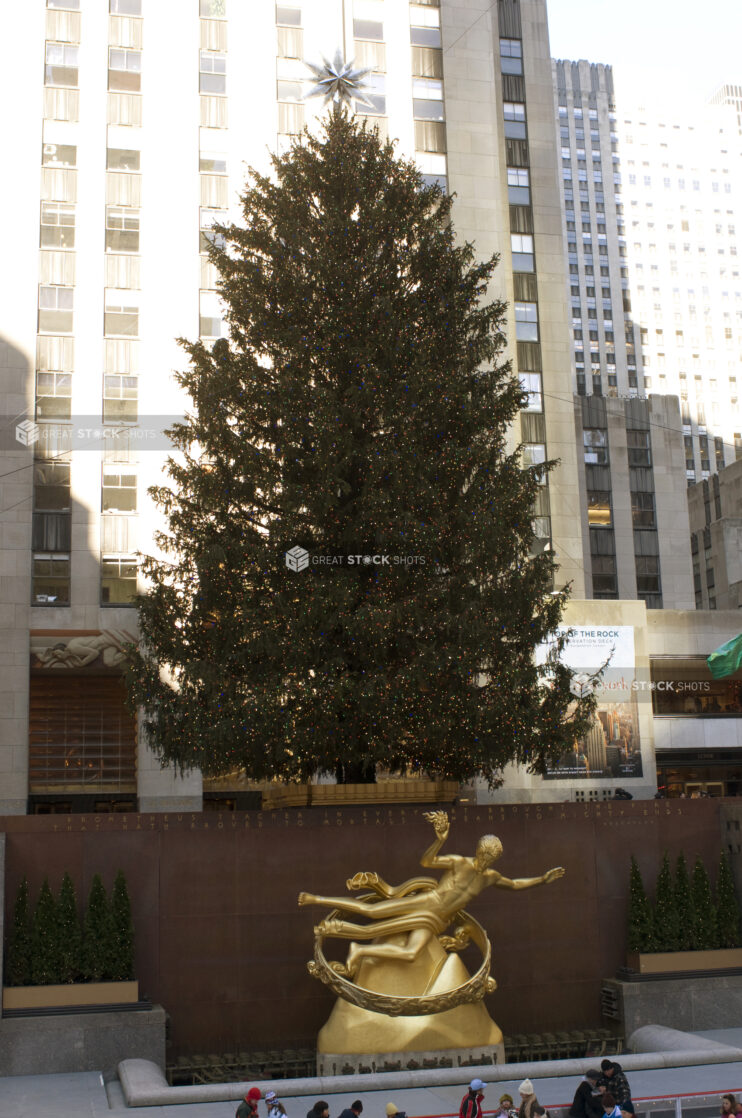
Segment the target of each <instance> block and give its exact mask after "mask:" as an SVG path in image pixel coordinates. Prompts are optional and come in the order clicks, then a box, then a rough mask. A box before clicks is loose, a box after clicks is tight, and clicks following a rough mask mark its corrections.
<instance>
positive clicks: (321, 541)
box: [128, 108, 595, 784]
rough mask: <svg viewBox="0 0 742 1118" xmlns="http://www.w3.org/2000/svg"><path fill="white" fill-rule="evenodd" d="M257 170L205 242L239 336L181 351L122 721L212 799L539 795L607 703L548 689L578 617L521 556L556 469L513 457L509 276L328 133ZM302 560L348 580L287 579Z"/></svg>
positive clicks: (422, 197)
mask: <svg viewBox="0 0 742 1118" xmlns="http://www.w3.org/2000/svg"><path fill="white" fill-rule="evenodd" d="M273 166H274V172H275V174H274V177H273V178H268V177H264V176H261V175H259V174H256V173H253V174H252V176H251V181H250V183H249V185H248V186H247V188H246V190H245V192H244V194H243V196H242V206H243V215H244V221H243V224H242V225H240V226H238V225H231V226H228V227H216V229H215V231H214V234H213V243H212V245H211V248H210V251H209V256H210V259H211V261H212V263H213V264H214V265H215V266H216V268H217V270H218V273H219V276H220V280H219V283H218V290H219V292H220V295H221V296H222V299H223V300H224V304H225V307H226V323H227V327H228V330H229V337H228V338H226V337H223V338H220V339H219V340H217V341H216V342H215V343H214V345H213V348H212V347H211V345H210V344H203V343H202V342H200V341H199V342H195V343H189V342H185V341H183V342H182V344H183V346H184V348H185V350H186V352H187V353H188V355H189V358H190V367H189V368H188V370H187V371H185V372H183V373H181V374H180V375H179V376H178V380H179V383H180V384H181V386H182V387H183V388H184V389H185V390H186V392H187V393H188V394H189V396H190V397H191V399H192V400H193V404H194V407H193V414H192V415H189V416H188V418H187V419H186V420H185V421H184V422H182V423H178V424H176V425H175V426H174V428H173V429H172V432H171V435H172V439H173V443H174V446H175V448H176V450H177V451H178V452H179V458H178V460H177V461H176V460H175V459H174V458H173V459H171V460H170V461H169V464H168V474H169V478H170V482H171V484H172V487H169V486H161V487H159V488H156V489H153V490H152V491H151V492H152V494H153V496H154V498H155V500H156V503H157V504H158V506H159V508H160V509H161V510H162V511H163V513H164V514H165V515H166V518H167V524H168V530H167V532H166V533H163V534H161V535H160V537H159V538H158V544H159V545H160V546H161V547H162V548H163V551H164V554H165V555H166V560H160V559H158V558H154V557H149V558H146V559H145V561H144V565H143V566H144V571H145V573H146V575H147V577H148V579H149V580H150V585H151V592H150V593H149V594H148V595H146V596H144V597H143V598H142V599H140V601H139V621H140V626H141V632H142V638H143V639H142V645H141V649H140V650H139V651H136V650H132V652H131V661H130V671H129V675H128V683H129V691H130V699H131V702H132V704H133V705H140V706H141V707H142V708H143V709H144V712H145V716H146V729H147V731H148V734H149V737H150V739H151V742H152V744H153V747H154V749H155V750H156V752H157V753H158V755H159V756H160V757H161V759H163V760H164V761H168V762H173V763H175V764H176V766H178V767H179V768H181V769H189V768H192V767H193V766H198V767H199V768H200V769H201V770H202V771H203V772H204V773H207V774H211V775H219V774H224V773H227V772H231V771H242V772H244V773H246V774H247V775H248V776H249V777H251V778H254V779H264V778H271V777H279V778H281V779H285V780H296V779H301V780H307V779H309V778H311V776H312V775H313V774H314V773H315V772H316V771H317V770H325V771H330V772H341V773H342V772H343V771H344V772H345V774H346V775H347V774H348V773H354V774H358V773H364V772H365V774H366V775H369V774H370V775H371V776H372V777H373V773H374V772H375V769H376V766H377V764H379V763H380V764H383V765H384V766H385V767H387V768H390V769H392V770H400V769H408V767H409V768H411V769H412V770H414V771H428V772H432V773H435V774H437V775H439V776H441V777H447V778H453V779H465V778H469V777H472V776H473V775H475V774H482V775H483V776H484V777H485V778H487V779H488V780H489V781H490V782H491V783H492V784H496V783H498V781H499V779H500V773H501V770H502V768H503V766H504V765H505V764H506V763H507V762H509V761H514V762H517V763H521V764H526V765H528V766H530V768H531V770H532V771H536V772H543V771H544V770H545V767H546V763H547V760H548V759H550V758H558V757H559V756H561V755H562V754H563V753H564V752H566V751H567V750H568V749H571V748H572V746H573V743H574V740H575V739H576V738H579V737H580V736H582V735H583V734H584V733H585V732H586V731H587V729H588V727H589V725H590V716H591V714H592V711H593V710H594V707H595V700H594V698H593V697H592V696H590V695H588V696H586V697H585V698H584V699H581V700H580V701H579V702H576V701H575V699H574V696H573V695H572V694H571V692H570V682H571V679H572V673H571V671H570V670H569V669H567V668H566V667H564V666H563V665H560V664H559V663H558V654H559V652H560V651H561V650H562V648H563V646H564V640H565V638H564V636H563V635H557V626H558V625H559V622H560V619H561V617H562V612H563V607H564V604H565V601H566V597H567V592H566V591H559V592H558V593H555V594H553V595H552V594H551V591H552V585H553V575H554V572H555V561H554V558H553V555H552V554H551V552H550V551H549V550H548V549H547V550H543V549H542V548H537V547H534V530H533V514H534V509H535V508H536V509H537V508H538V506H539V502H542V499H543V494H544V489H543V485H542V483H543V480H544V475H545V474H546V473H548V471H549V469H550V468H551V465H550V464H549V463H546V464H539V465H536V466H533V467H529V468H522V467H523V462H522V458H521V454H520V452H519V451H518V452H514V453H509V452H508V445H507V431H508V428H509V427H510V426H511V425H512V424H513V422H514V421H515V420H517V418H518V413H519V410H520V409H521V408H523V406H524V405H525V403H526V396H525V394H524V393H523V392H522V391H521V388H520V386H519V383H518V381H517V380H516V378H515V377H514V376H513V373H512V370H511V368H510V366H509V364H507V363H505V362H504V361H503V360H502V352H503V346H504V342H505V339H504V336H503V333H502V330H503V326H504V314H505V306H504V304H503V303H501V302H498V301H495V302H487V288H488V285H489V282H490V280H491V278H492V274H493V271H494V269H495V266H496V262H497V260H496V258H495V257H493V258H492V259H489V260H486V261H484V262H483V263H478V262H476V261H475V253H474V249H473V248H472V246H471V245H461V244H458V243H457V242H456V239H455V234H454V231H453V228H452V226H451V222H450V217H451V209H452V204H453V203H452V199H451V197H447V196H445V195H444V194H443V193H442V192H441V190H440V189H439V188H438V187H436V186H431V187H425V186H424V184H423V181H422V178H421V176H420V173H419V171H418V170H417V169H416V167H415V166H414V164H412V163H411V162H409V161H406V160H403V159H399V158H396V157H395V155H394V150H393V146H392V145H391V144H383V143H381V141H380V140H379V137H378V132H377V131H375V130H368V129H367V128H366V127H365V126H363V127H362V126H361V125H359V124H358V123H357V122H356V121H354V120H353V118H352V117H351V116H350V115H349V114H348V113H347V112H346V111H345V110H343V109H339V108H336V109H334V110H333V111H331V113H330V115H329V117H328V119H327V121H326V132H325V135H324V136H323V137H318V138H317V137H311V136H309V134H305V135H304V137H303V138H302V142H301V143H299V144H296V145H294V147H293V148H292V150H291V151H290V152H289V153H288V154H286V155H283V156H280V157H275V158H274V160H273ZM524 297H529V296H527V295H526V296H524ZM297 545H298V546H299V547H301V548H304V549H306V551H308V552H309V553H310V557H311V558H315V557H320V556H323V557H324V556H338V555H339V556H342V557H343V560H342V562H341V563H340V564H335V565H331V566H324V565H319V564H314V563H312V562H310V564H309V566H308V567H307V569H305V570H302V571H293V570H289V569H287V565H286V559H285V555H286V552H287V551H289V550H290V549H292V548H294V547H296V546H297ZM533 552H536V554H532V553H533ZM349 556H350V557H359V559H360V557H362V556H376V557H383V556H388V557H389V563H388V564H384V563H383V561H382V562H381V563H373V562H372V563H364V562H362V561H354V562H353V563H351V562H350V561H349V559H348V557H349ZM395 557H404V558H405V560H406V559H407V558H408V557H409V560H410V561H409V562H405V563H402V564H397V563H395V562H394V559H395ZM419 560H421V561H419ZM549 639H552V640H553V642H554V643H553V646H552V652H551V654H550V657H549V659H548V661H547V662H546V663H542V664H537V663H535V661H534V652H535V650H536V649H537V648H538V647H539V646H541V645H542V644H544V643H545V642H547V641H548V640H549ZM356 778H357V777H356Z"/></svg>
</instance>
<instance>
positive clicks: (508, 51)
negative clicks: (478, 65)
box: [500, 39, 523, 74]
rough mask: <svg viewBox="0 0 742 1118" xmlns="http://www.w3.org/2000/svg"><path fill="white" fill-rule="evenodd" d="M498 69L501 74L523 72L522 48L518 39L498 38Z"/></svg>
mask: <svg viewBox="0 0 742 1118" xmlns="http://www.w3.org/2000/svg"><path fill="white" fill-rule="evenodd" d="M500 69H501V70H502V72H503V74H522V73H523V48H522V45H521V41H520V39H500Z"/></svg>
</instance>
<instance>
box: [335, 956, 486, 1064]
mask: <svg viewBox="0 0 742 1118" xmlns="http://www.w3.org/2000/svg"><path fill="white" fill-rule="evenodd" d="M405 940H406V937H405V936H404V935H402V936H399V937H388V938H387V939H385V940H384V942H385V943H389V944H395V943H399V944H400V945H402V944H404V943H405ZM468 978H469V974H468V972H467V969H466V967H465V966H464V964H463V963H462V961H461V959H460V958H459V956H458V955H457V954H448V953H447V952H446V951H444V950H443V948H442V947H441V945H440V943H439V942H438V940H437V939H431V940H430V941H429V942H428V943H427V944H426V945H425V947H424V948H423V950H422V951H421V952H420V953H419V955H418V956H417V958H416V959H414V961H412V962H410V961H409V960H404V961H402V960H399V959H393V958H388V959H364V960H363V962H362V963H361V965H360V967H359V970H358V974H357V975H356V978H355V983H356V985H358V986H361V987H363V988H364V989H367V990H372V991H374V992H375V993H378V994H382V995H388V996H389V997H405V996H412V995H416V994H425V995H428V996H431V995H432V996H434V995H440V996H441V1001H442V1004H444V1005H445V1002H446V997H445V995H446V994H447V993H449V992H452V991H455V990H456V989H457V988H458V987H459V986H461V985H463V984H464V983H465V982H466V981H467V979H468ZM504 1062H505V1049H504V1046H503V1043H502V1033H501V1031H500V1029H499V1028H498V1027H497V1025H496V1024H495V1022H494V1021H493V1020H492V1018H491V1017H490V1015H489V1013H488V1011H487V1008H486V1006H485V1004H484V1002H483V1001H477V1002H471V1003H466V1004H464V1005H455V1006H454V1007H453V1008H452V1009H441V1011H440V1012H438V1013H430V1014H425V1015H420V1016H404V1015H399V1016H395V1017H392V1016H390V1015H388V1014H385V1013H376V1012H373V1011H372V1010H369V1009H362V1008H361V1007H360V1006H357V1005H353V1004H352V1003H351V1002H347V1001H344V1000H343V999H342V998H338V999H337V1001H336V1002H335V1005H334V1006H333V1009H332V1012H331V1014H330V1016H329V1018H328V1019H327V1022H326V1024H325V1025H324V1026H323V1027H322V1029H320V1032H319V1036H318V1037H317V1074H318V1075H342V1074H344V1073H345V1074H350V1071H351V1070H352V1071H354V1072H360V1071H361V1069H363V1070H364V1071H393V1070H400V1071H402V1070H406V1069H411V1070H414V1069H416V1068H426V1067H427V1068H435V1067H462V1066H472V1067H474V1066H479V1065H481V1064H501V1063H504ZM333 1068H334V1069H335V1070H332V1069H333Z"/></svg>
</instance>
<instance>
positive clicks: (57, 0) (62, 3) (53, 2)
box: [46, 0, 80, 12]
mask: <svg viewBox="0 0 742 1118" xmlns="http://www.w3.org/2000/svg"><path fill="white" fill-rule="evenodd" d="M46 6H47V8H62V9H64V10H65V11H68V12H79V10H80V0H46Z"/></svg>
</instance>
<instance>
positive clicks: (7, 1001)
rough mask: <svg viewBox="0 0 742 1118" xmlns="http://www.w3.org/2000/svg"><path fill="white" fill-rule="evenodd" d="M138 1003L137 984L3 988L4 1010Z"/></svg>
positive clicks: (105, 983)
mask: <svg viewBox="0 0 742 1118" xmlns="http://www.w3.org/2000/svg"><path fill="white" fill-rule="evenodd" d="M138 1001H139V983H138V982H72V983H67V984H66V985H64V986H4V987H3V1009H57V1008H59V1007H61V1006H64V1007H67V1006H74V1005H124V1004H126V1003H128V1002H138Z"/></svg>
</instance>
